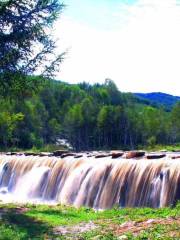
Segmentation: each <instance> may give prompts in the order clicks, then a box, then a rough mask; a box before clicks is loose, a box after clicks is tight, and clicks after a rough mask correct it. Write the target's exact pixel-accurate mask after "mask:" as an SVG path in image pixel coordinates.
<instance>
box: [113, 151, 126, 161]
mask: <svg viewBox="0 0 180 240" xmlns="http://www.w3.org/2000/svg"><path fill="white" fill-rule="evenodd" d="M123 154H124V152H118V151H114V152H111V156H112V158H113V159H115V158H119V157H122V155H123Z"/></svg>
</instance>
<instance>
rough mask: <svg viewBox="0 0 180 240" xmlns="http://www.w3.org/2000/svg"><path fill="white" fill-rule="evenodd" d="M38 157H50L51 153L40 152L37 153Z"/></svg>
mask: <svg viewBox="0 0 180 240" xmlns="http://www.w3.org/2000/svg"><path fill="white" fill-rule="evenodd" d="M38 155H39V156H40V157H52V156H53V154H52V153H50V152H41V153H39V154H38Z"/></svg>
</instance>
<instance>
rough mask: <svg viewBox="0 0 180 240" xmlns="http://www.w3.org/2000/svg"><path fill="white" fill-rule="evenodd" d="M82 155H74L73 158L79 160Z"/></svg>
mask: <svg viewBox="0 0 180 240" xmlns="http://www.w3.org/2000/svg"><path fill="white" fill-rule="evenodd" d="M81 157H83V155H75V156H74V158H81Z"/></svg>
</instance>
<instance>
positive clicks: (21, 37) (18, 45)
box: [0, 0, 64, 95]
mask: <svg viewBox="0 0 180 240" xmlns="http://www.w3.org/2000/svg"><path fill="white" fill-rule="evenodd" d="M63 7H64V5H63V4H61V3H60V2H59V0H0V90H1V93H3V94H4V95H8V94H10V93H15V94H17V93H18V94H20V93H21V92H24V91H26V90H32V89H35V88H36V83H37V78H33V77H27V76H30V75H33V74H34V73H35V74H38V75H40V76H43V77H52V75H53V74H54V73H55V72H56V70H57V68H58V66H59V63H60V62H61V60H62V59H63V56H64V53H61V54H59V55H56V54H55V53H54V50H55V48H56V44H55V41H54V40H53V37H52V34H51V29H52V26H53V23H54V22H55V20H56V19H57V18H58V17H59V14H60V12H61V10H62V9H63Z"/></svg>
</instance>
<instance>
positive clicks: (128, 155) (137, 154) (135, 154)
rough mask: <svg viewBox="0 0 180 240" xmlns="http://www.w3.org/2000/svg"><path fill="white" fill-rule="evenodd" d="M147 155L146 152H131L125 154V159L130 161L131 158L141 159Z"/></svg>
mask: <svg viewBox="0 0 180 240" xmlns="http://www.w3.org/2000/svg"><path fill="white" fill-rule="evenodd" d="M144 155H145V152H144V151H130V152H127V153H125V156H124V157H125V158H126V159H130V158H139V157H143V156H144Z"/></svg>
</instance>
